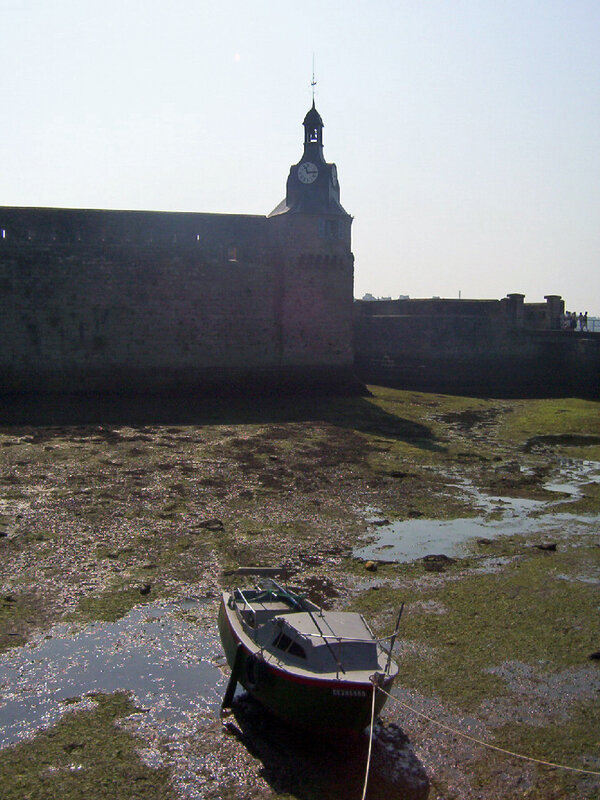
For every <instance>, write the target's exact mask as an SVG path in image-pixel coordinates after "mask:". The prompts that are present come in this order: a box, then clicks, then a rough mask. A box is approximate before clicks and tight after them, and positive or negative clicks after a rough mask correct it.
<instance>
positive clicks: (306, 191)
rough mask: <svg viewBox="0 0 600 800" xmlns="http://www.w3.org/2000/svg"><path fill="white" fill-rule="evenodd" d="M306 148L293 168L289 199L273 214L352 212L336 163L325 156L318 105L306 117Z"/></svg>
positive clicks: (344, 214)
mask: <svg viewBox="0 0 600 800" xmlns="http://www.w3.org/2000/svg"><path fill="white" fill-rule="evenodd" d="M302 124H303V126H304V152H303V153H302V158H301V159H300V161H299V162H298V163H297V164H294V165H293V166H292V167H291V169H290V174H289V177H288V179H287V187H286V195H285V200H282V202H281V203H280V204H279V205H278V206H277V208H275V209H274V210H273V211H272V212H271V214H270V215H269V216H276V215H278V214H285V213H302V214H327V215H330V214H334V215H343V216H348V214H347V213H346V211H344V209H343V208H342V206H341V205H340V185H339V183H338V178H337V169H336V166H335V164H328V163H327V162H326V161H325V157H324V156H323V127H324V126H323V120H322V119H321V115H320V114H319V112H318V111H317V109H316V108H315V101H314V100H313V104H312V108H311V109H310V110H309V112H308V114H307V115H306V116H305V117H304V122H303V123H302Z"/></svg>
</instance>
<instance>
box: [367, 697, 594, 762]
mask: <svg viewBox="0 0 600 800" xmlns="http://www.w3.org/2000/svg"><path fill="white" fill-rule="evenodd" d="M379 691H380V692H383V693H384V694H385V695H387V696H388V697H391V699H392V700H395V701H396V703H399V704H400V705H401V706H404V708H408V710H409V711H412V712H413V714H416V715H417V716H419V717H423V719H426V720H427V721H428V722H433V724H434V725H439V726H440V728H445V730H447V731H450V733H454V734H456V735H457V736H462V737H463V739H469V741H471V742H475V744H480V745H482V746H483V747H488V748H489V749H490V750H497V751H498V752H499V753H504V754H505V755H508V756H514V758H521V759H523V760H524V761H533V762H534V763H536V764H543V765H544V766H546V767H556V768H557V769H568V770H570V771H571V772H582V773H583V774H584V775H600V772H595V771H594V770H592V769H581V767H568V766H566V764H555V763H554V762H553V761H542V760H541V759H539V758H534V757H533V756H524V755H522V754H521V753H515V752H513V751H512V750H505V749H504V748H503V747H497V746H496V745H495V744H489V743H488V742H484V741H482V740H481V739H476V738H475V737H474V736H469V734H468V733H463V732H462V731H458V730H456V728H451V727H450V726H449V725H446V724H445V723H443V722H440V721H439V720H437V719H433V718H432V717H428V716H427V714H422V713H421V712H420V711H417V709H416V708H413V707H412V706H409V705H408V704H407V703H403V702H402V700H399V699H398V698H397V697H394V695H393V694H390V693H389V692H386V691H385V689H382V688H381V687H379Z"/></svg>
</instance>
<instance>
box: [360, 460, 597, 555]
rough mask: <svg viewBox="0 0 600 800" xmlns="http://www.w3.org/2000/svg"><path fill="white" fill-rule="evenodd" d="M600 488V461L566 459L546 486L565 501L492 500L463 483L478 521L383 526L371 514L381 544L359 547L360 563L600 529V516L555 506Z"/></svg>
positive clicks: (496, 497) (371, 512) (423, 521)
mask: <svg viewBox="0 0 600 800" xmlns="http://www.w3.org/2000/svg"><path fill="white" fill-rule="evenodd" d="M587 483H600V462H598V461H577V460H571V459H569V460H565V461H564V462H563V463H561V465H560V467H559V469H558V471H557V474H556V476H555V478H553V479H552V480H551V481H548V482H547V483H545V484H544V488H545V489H546V490H547V491H550V492H557V493H559V494H560V495H561V496H560V498H559V499H557V500H529V499H524V498H514V497H502V496H499V495H489V494H485V493H484V492H482V491H480V490H479V489H477V488H476V487H475V486H473V484H471V483H469V482H468V481H463V480H461V481H457V482H456V484H454V485H455V486H457V487H458V488H459V489H461V490H462V491H463V492H464V495H465V497H467V498H468V499H469V500H470V501H471V502H474V503H475V505H476V506H477V508H478V509H479V510H480V514H479V515H478V516H476V517H466V518H462V519H452V520H432V519H410V520H402V521H398V522H389V523H387V522H386V523H385V524H382V521H381V514H380V513H378V512H377V510H376V509H373V508H367V509H365V514H366V519H367V522H368V523H370V524H371V525H374V526H376V533H375V537H376V538H375V539H374V541H372V542H371V543H369V544H367V545H365V546H364V547H359V548H356V549H355V550H354V551H353V555H354V556H355V557H356V558H360V559H363V560H373V561H390V562H408V561H414V560H416V559H419V558H424V557H425V556H428V555H435V554H444V555H447V556H451V557H459V556H461V555H464V554H465V545H466V544H467V543H468V542H469V540H473V539H481V538H485V539H494V538H496V537H498V536H502V535H505V536H506V535H511V534H537V533H544V534H548V535H552V533H553V532H554V533H556V532H557V531H559V530H560V528H561V527H562V526H564V525H565V524H567V523H568V524H569V525H570V526H571V528H572V526H573V525H577V526H579V527H581V528H582V530H586V529H587V528H588V527H589V526H591V525H597V523H598V517H597V515H585V514H569V513H568V512H565V511H564V510H562V511H560V512H556V511H553V510H552V509H553V507H554V506H555V505H556V504H558V503H564V502H565V501H568V500H571V501H575V500H577V499H578V498H579V497H581V486H582V485H583V484H587Z"/></svg>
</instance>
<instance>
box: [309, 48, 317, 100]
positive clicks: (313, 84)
mask: <svg viewBox="0 0 600 800" xmlns="http://www.w3.org/2000/svg"><path fill="white" fill-rule="evenodd" d="M316 85H317V82H316V80H315V54H314V53H313V62H312V80H311V82H310V86H311V89H312V101H313V102H312V104H313V108H314V107H315V86H316Z"/></svg>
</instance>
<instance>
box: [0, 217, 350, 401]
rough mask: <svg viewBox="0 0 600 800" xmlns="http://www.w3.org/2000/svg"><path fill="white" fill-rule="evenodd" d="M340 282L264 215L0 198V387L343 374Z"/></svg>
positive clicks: (176, 385) (176, 383)
mask: <svg viewBox="0 0 600 800" xmlns="http://www.w3.org/2000/svg"><path fill="white" fill-rule="evenodd" d="M285 224H290V223H288V222H286V223H285ZM280 225H281V223H280ZM284 227H285V225H284ZM344 282H345V283H346V284H347V286H346V287H345V289H344V290H343V291H344V292H345V293H346V294H348V293H349V297H350V300H349V302H348V303H347V304H346V308H343V307H342V306H341V305H340V303H339V301H340V288H339V284H340V283H344ZM351 291H352V264H351V256H350V255H349V253H348V254H346V255H343V254H335V253H329V252H327V248H325V251H324V252H322V253H321V252H315V251H314V248H313V251H311V252H310V253H308V254H304V257H302V254H301V253H298V252H290V251H288V250H286V249H285V248H282V247H281V246H280V245H279V244H278V243H277V242H276V243H275V244H273V241H272V237H271V236H270V221H269V220H268V219H267V218H266V217H260V216H244V215H220V214H193V213H163V212H130V211H100V210H98V211H95V210H91V211H79V210H72V209H16V208H0V341H2V346H1V348H0V391H3V392H26V391H33V392H39V391H57V392H65V391H69V392H79V391H84V392H86V391H104V392H107V391H108V392H110V391H116V392H120V391H170V390H173V389H180V390H181V389H183V390H186V391H188V390H189V391H202V390H203V389H205V388H209V387H211V386H214V385H219V386H221V387H223V386H225V385H227V386H228V387H235V386H239V387H246V388H247V387H249V386H250V387H252V388H253V389H261V388H268V387H269V386H282V385H285V384H286V383H299V384H301V385H310V384H311V383H319V382H330V383H333V382H340V383H341V384H343V383H345V384H347V383H348V382H349V381H350V379H351V375H352V351H351V325H352V300H351ZM341 342H344V343H345V347H341V345H340V343H341Z"/></svg>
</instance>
